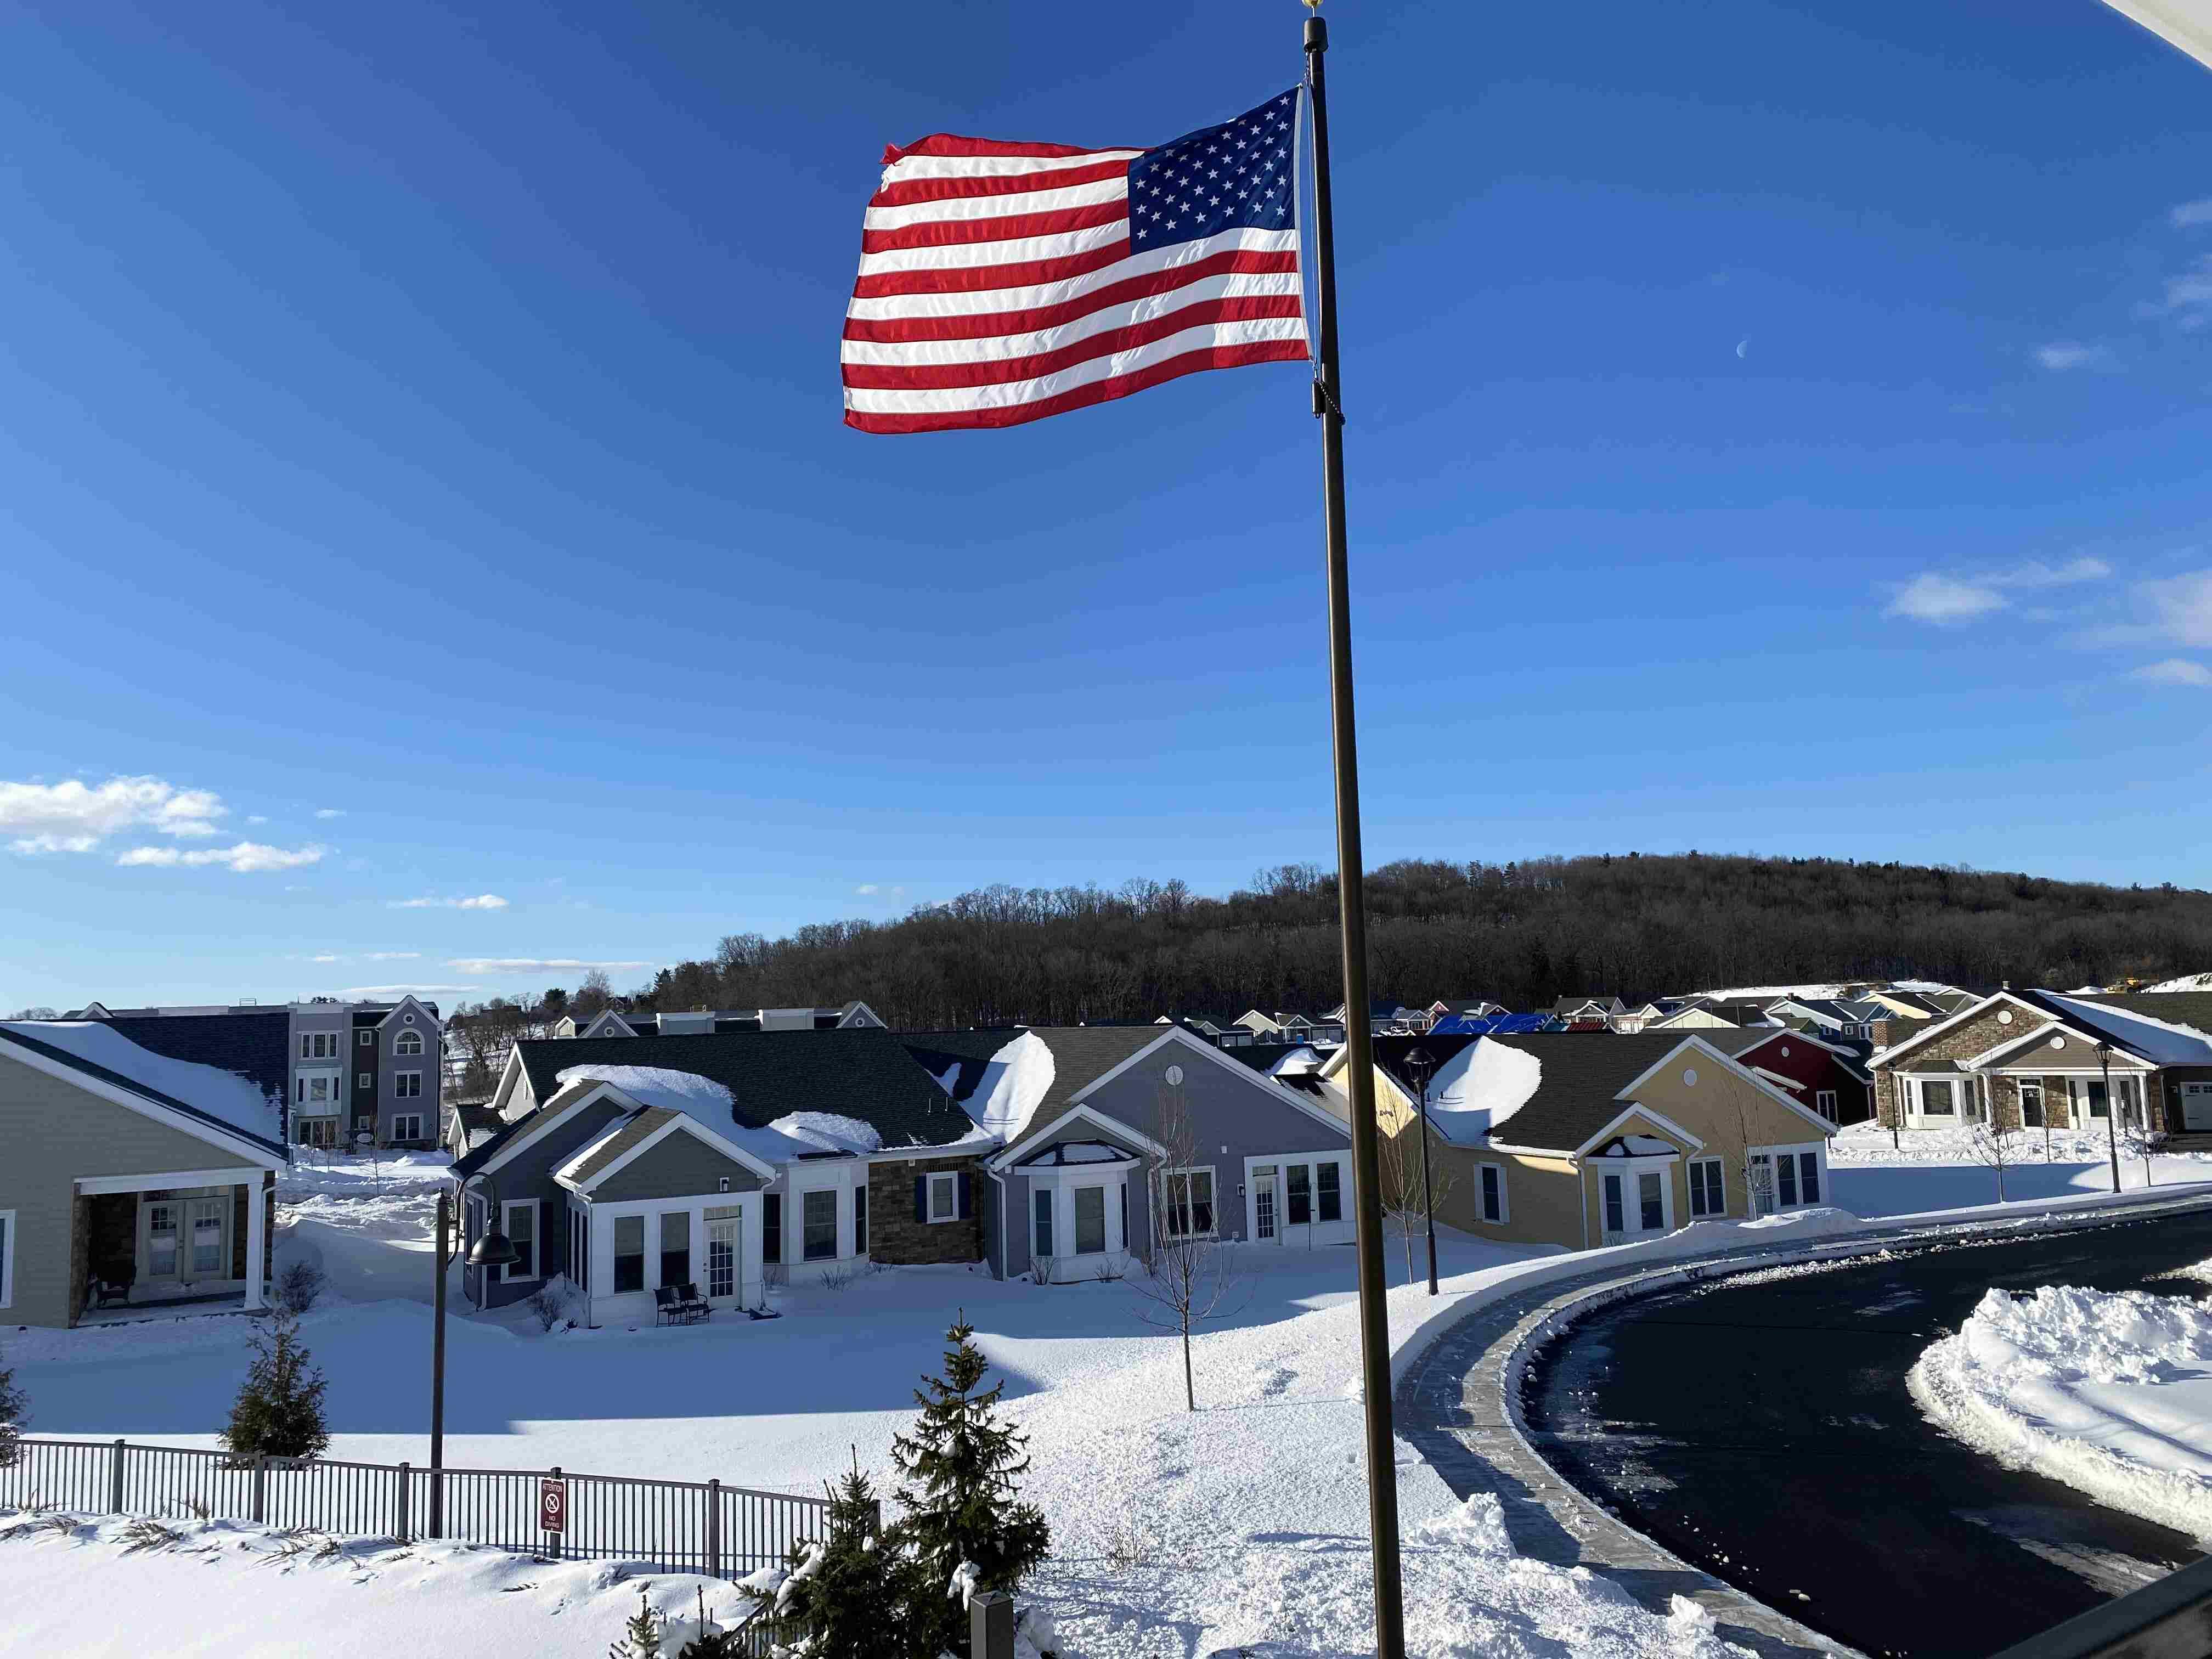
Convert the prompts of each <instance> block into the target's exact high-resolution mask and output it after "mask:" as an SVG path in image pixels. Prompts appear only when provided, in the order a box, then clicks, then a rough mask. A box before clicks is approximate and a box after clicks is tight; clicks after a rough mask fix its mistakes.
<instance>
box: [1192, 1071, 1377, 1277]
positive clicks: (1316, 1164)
mask: <svg viewBox="0 0 2212 1659" xmlns="http://www.w3.org/2000/svg"><path fill="white" fill-rule="evenodd" d="M1236 1063H1237V1062H1236V1061H1234V1060H1231V1061H1230V1064H1231V1065H1232V1066H1233V1065H1235V1064H1236ZM1271 1164H1272V1165H1273V1167H1274V1170H1275V1236H1274V1237H1273V1238H1271V1239H1267V1240H1262V1239H1261V1237H1260V1183H1259V1182H1258V1180H1257V1179H1255V1177H1254V1176H1253V1173H1252V1172H1253V1171H1254V1170H1258V1169H1264V1168H1266V1167H1267V1166H1268V1165H1271ZM1291 1164H1311V1165H1312V1166H1313V1168H1314V1176H1313V1188H1312V1191H1313V1215H1312V1218H1310V1220H1307V1221H1303V1222H1297V1223H1293V1222H1292V1221H1291V1177H1290V1167H1291ZM1322 1164H1335V1165H1336V1166H1337V1170H1336V1191H1337V1202H1338V1209H1339V1214H1338V1216H1337V1218H1336V1219H1335V1220H1334V1221H1323V1220H1322V1219H1321V1166H1322ZM1243 1184H1244V1201H1243V1204H1242V1205H1241V1206H1239V1207H1240V1208H1242V1209H1243V1212H1244V1237H1246V1238H1248V1239H1249V1240H1251V1241H1252V1242H1253V1243H1255V1244H1259V1243H1266V1244H1267V1245H1268V1246H1269V1247H1270V1248H1273V1247H1274V1246H1276V1245H1279V1244H1284V1243H1289V1242H1290V1240H1289V1237H1288V1236H1289V1234H1290V1231H1291V1227H1292V1226H1293V1225H1297V1226H1301V1227H1307V1228H1320V1229H1322V1231H1323V1232H1324V1234H1325V1235H1326V1236H1327V1237H1331V1238H1334V1237H1335V1236H1336V1233H1335V1230H1336V1229H1339V1228H1349V1227H1351V1226H1352V1219H1353V1217H1354V1216H1355V1215H1356V1214H1357V1213H1358V1212H1357V1210H1356V1209H1355V1207H1354V1204H1353V1200H1352V1154H1351V1153H1350V1152H1261V1153H1257V1154H1255V1155H1253V1156H1251V1157H1248V1158H1246V1159H1245V1160H1244V1182H1243ZM1220 1203H1221V1199H1220V1194H1219V1192H1218V1190H1217V1191H1216V1193H1215V1194H1214V1222H1213V1225H1215V1227H1217V1228H1218V1227H1219V1226H1220V1225H1221V1210H1220ZM1346 1237H1349V1235H1348V1234H1347V1235H1346ZM1304 1242H1306V1243H1313V1242H1316V1241H1315V1240H1314V1238H1313V1237H1312V1235H1311V1234H1310V1233H1309V1235H1308V1237H1307V1239H1306V1240H1305V1241H1304Z"/></svg>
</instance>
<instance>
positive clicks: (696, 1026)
mask: <svg viewBox="0 0 2212 1659" xmlns="http://www.w3.org/2000/svg"><path fill="white" fill-rule="evenodd" d="M883 1023H884V1022H883V1019H882V1017H881V1016H880V1015H878V1013H877V1012H876V1011H875V1010H874V1009H872V1008H871V1007H869V1006H868V1005H867V1004H866V1003H865V1002H860V1001H857V1000H855V1001H853V1002H848V1003H843V1004H841V1005H840V1006H837V1007H835V1008H688V1009H680V1010H679V1009H673V1008H671V1009H667V1010H664V1011H660V1012H653V1011H650V1010H641V1011H639V1012H632V1013H623V1012H621V1011H619V1010H617V1009H614V1008H603V1009H601V1010H600V1011H599V1012H598V1013H596V1014H584V1015H576V1014H564V1015H562V1017H561V1018H559V1019H557V1020H556V1021H554V1022H553V1035H554V1036H556V1037H605V1036H714V1035H716V1034H718V1033H722V1032H728V1031H844V1030H852V1029H854V1028H855V1027H857V1026H865V1025H874V1026H880V1025H881V1024H883Z"/></svg>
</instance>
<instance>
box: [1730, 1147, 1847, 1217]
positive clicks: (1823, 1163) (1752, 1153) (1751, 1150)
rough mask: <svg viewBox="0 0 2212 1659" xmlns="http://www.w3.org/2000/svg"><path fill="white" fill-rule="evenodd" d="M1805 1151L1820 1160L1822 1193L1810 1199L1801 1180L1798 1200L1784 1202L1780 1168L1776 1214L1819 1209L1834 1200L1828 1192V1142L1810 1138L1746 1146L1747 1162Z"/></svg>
mask: <svg viewBox="0 0 2212 1659" xmlns="http://www.w3.org/2000/svg"><path fill="white" fill-rule="evenodd" d="M1805 1152H1810V1153H1812V1154H1813V1155H1814V1158H1817V1159H1818V1160H1819V1164H1818V1166H1817V1167H1818V1168H1819V1170H1820V1197H1818V1198H1814V1199H1808V1198H1807V1197H1806V1196H1805V1187H1804V1183H1803V1182H1802V1180H1800V1181H1799V1182H1798V1184H1797V1200H1796V1202H1795V1203H1793V1204H1784V1202H1783V1201H1782V1176H1781V1172H1780V1171H1779V1170H1777V1171H1776V1172H1775V1177H1774V1213H1775V1214H1776V1215H1783V1214H1785V1213H1787V1212H1790V1211H1791V1210H1812V1209H1818V1208H1820V1206H1823V1205H1826V1204H1830V1203H1832V1202H1833V1201H1834V1200H1832V1198H1831V1197H1830V1196H1829V1192H1828V1143H1827V1142H1826V1141H1825V1140H1808V1141H1799V1142H1796V1143H1795V1144H1793V1145H1790V1146H1747V1147H1745V1148H1744V1158H1745V1162H1746V1163H1747V1164H1748V1163H1749V1162H1750V1160H1752V1159H1753V1158H1759V1157H1761V1156H1768V1157H1772V1158H1784V1157H1787V1158H1796V1157H1798V1156H1799V1155H1801V1154H1802V1153H1805ZM1746 1201H1747V1202H1749V1201H1750V1200H1748V1199H1747V1200H1746Z"/></svg>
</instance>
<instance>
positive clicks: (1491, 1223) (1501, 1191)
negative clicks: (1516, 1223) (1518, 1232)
mask: <svg viewBox="0 0 2212 1659" xmlns="http://www.w3.org/2000/svg"><path fill="white" fill-rule="evenodd" d="M1506 1167H1507V1166H1506V1165H1504V1164H1476V1165H1475V1166H1474V1218H1475V1219H1476V1220H1477V1221H1480V1222H1481V1223H1482V1224H1483V1225H1485V1226H1487V1227H1503V1226H1505V1225H1509V1224H1510V1222H1511V1221H1512V1219H1513V1200H1511V1199H1510V1198H1509V1197H1508V1196H1507V1195H1506V1181H1505V1170H1506ZM1484 1170H1497V1171H1498V1213H1497V1214H1496V1215H1486V1214H1485V1213H1483V1203H1484V1194H1483V1188H1482V1172H1483V1171H1484Z"/></svg>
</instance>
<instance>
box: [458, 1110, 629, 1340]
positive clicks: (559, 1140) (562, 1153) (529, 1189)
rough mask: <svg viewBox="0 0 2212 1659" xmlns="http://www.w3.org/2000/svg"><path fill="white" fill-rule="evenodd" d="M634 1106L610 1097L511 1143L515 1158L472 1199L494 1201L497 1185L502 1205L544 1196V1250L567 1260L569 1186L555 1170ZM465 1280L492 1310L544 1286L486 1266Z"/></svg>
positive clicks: (548, 1258)
mask: <svg viewBox="0 0 2212 1659" xmlns="http://www.w3.org/2000/svg"><path fill="white" fill-rule="evenodd" d="M628 1115H629V1108H628V1107H626V1106H623V1105H621V1104H620V1103H617V1102H615V1101H612V1100H608V1099H604V1098H602V1099H599V1100H595V1101H593V1102H592V1103H591V1104H590V1105H588V1106H586V1107H584V1108H583V1109H581V1110H580V1111H578V1112H577V1113H576V1114H575V1115H573V1116H572V1117H570V1118H569V1119H568V1121H566V1122H564V1123H562V1124H560V1125H558V1126H556V1127H551V1128H548V1129H544V1130H542V1131H540V1132H539V1133H537V1134H536V1135H533V1136H532V1137H531V1138H530V1139H526V1140H525V1141H523V1142H522V1144H521V1145H520V1147H514V1146H513V1143H510V1148H511V1150H512V1151H513V1156H512V1157H511V1158H509V1159H508V1161H507V1162H506V1163H504V1164H501V1165H500V1167H499V1168H498V1169H497V1170H494V1171H493V1172H492V1174H491V1176H489V1178H488V1179H487V1180H485V1181H483V1182H478V1183H477V1184H476V1185H475V1186H473V1187H471V1188H470V1189H469V1195H470V1196H471V1197H481V1198H483V1199H484V1200H485V1201H486V1202H487V1203H489V1201H490V1196H491V1191H490V1189H491V1188H498V1194H499V1197H500V1200H501V1202H502V1203H504V1202H507V1201H508V1200H514V1199H526V1198H534V1199H537V1200H538V1233H539V1245H538V1248H539V1249H540V1251H541V1252H542V1255H543V1260H544V1261H545V1262H547V1263H560V1262H564V1261H567V1260H568V1188H565V1187H562V1186H561V1185H559V1184H558V1183H557V1182H555V1181H554V1179H553V1172H554V1171H555V1170H558V1169H560V1168H561V1167H562V1165H563V1164H568V1162H570V1161H571V1160H572V1159H574V1158H575V1156H576V1154H577V1153H578V1152H581V1151H582V1150H583V1149H584V1148H585V1147H586V1146H589V1145H590V1144H591V1143H592V1141H593V1140H596V1139H599V1136H601V1135H603V1134H605V1133H606V1131H607V1129H608V1127H610V1126H611V1124H613V1123H614V1121H616V1120H617V1118H622V1117H627V1116H628ZM462 1271H463V1282H464V1284H465V1285H466V1287H467V1290H468V1292H469V1294H470V1296H471V1297H475V1298H476V1299H477V1300H478V1301H479V1302H480V1303H481V1304H482V1305H483V1306H485V1307H487V1308H503V1307H506V1306H507V1304H510V1303H513V1302H520V1301H521V1300H522V1299H523V1298H524V1297H526V1296H528V1295H530V1294H531V1293H532V1291H535V1290H536V1289H537V1288H538V1281H537V1280H535V1279H525V1280H523V1281H521V1282H520V1283H517V1284H512V1285H510V1284H503V1283H501V1282H498V1281H497V1280H496V1279H494V1280H492V1282H490V1283H485V1282H483V1281H484V1280H486V1279H489V1278H490V1275H489V1274H487V1273H485V1272H484V1270H483V1268H481V1267H465V1268H464V1269H463V1270H462Z"/></svg>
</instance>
